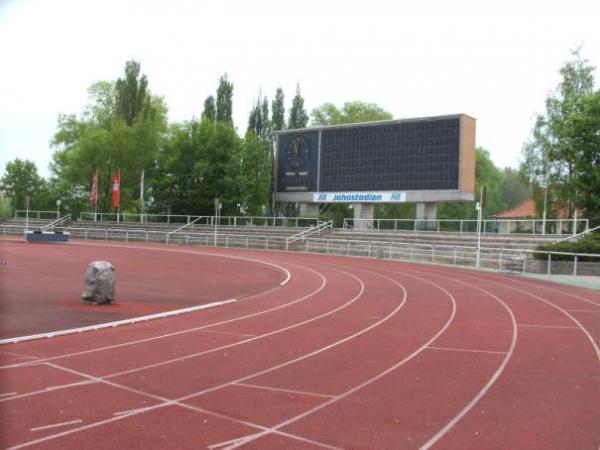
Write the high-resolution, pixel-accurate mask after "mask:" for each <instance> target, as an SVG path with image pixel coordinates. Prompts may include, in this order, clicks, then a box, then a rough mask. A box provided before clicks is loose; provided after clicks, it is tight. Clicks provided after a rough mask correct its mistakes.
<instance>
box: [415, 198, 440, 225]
mask: <svg viewBox="0 0 600 450" xmlns="http://www.w3.org/2000/svg"><path fill="white" fill-rule="evenodd" d="M416 215H417V217H416V220H415V230H421V231H436V229H437V225H436V219H437V203H436V202H427V203H425V202H422V203H417V214H416Z"/></svg>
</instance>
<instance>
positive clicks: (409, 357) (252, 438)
mask: <svg viewBox="0 0 600 450" xmlns="http://www.w3.org/2000/svg"><path fill="white" fill-rule="evenodd" d="M359 270H361V269H359ZM363 270H364V269H363ZM378 275H379V276H381V277H384V278H388V279H391V278H389V277H386V276H385V275H381V274H378ZM405 275H407V274H405ZM408 276H410V277H412V278H416V279H419V280H421V281H423V282H425V283H427V284H430V285H432V286H435V287H437V288H438V289H440V290H441V291H442V292H444V293H445V294H446V295H448V297H449V298H450V300H451V302H452V313H451V314H450V317H449V318H448V320H447V321H446V323H445V324H444V325H443V326H442V328H441V329H440V330H439V331H438V332H437V333H436V334H435V335H433V337H431V338H430V339H429V340H428V341H427V342H425V343H424V344H423V345H421V346H420V347H419V348H418V349H416V350H415V351H414V352H412V353H410V354H409V355H407V356H406V357H404V358H403V359H402V360H400V361H399V362H397V363H396V364H394V365H392V366H391V367H388V368H387V369H385V370H384V371H382V372H380V373H379V374H377V375H375V376H374V377H372V378H370V379H368V380H367V381H365V382H363V383H360V384H358V385H357V386H355V387H353V388H351V389H349V390H347V391H346V392H343V393H342V394H339V395H336V396H335V397H334V398H331V399H330V400H328V401H326V402H323V403H321V404H320V405H317V406H315V407H313V408H311V409H309V410H307V411H305V412H303V413H301V414H298V415H297V416H294V417H292V418H290V419H288V420H286V421H284V422H281V423H279V424H277V425H274V426H272V427H270V428H269V429H268V430H265V431H261V432H258V433H255V434H253V435H248V436H243V437H241V439H242V440H241V441H238V442H237V443H235V444H231V445H229V446H227V447H225V449H226V450H230V449H233V448H237V447H239V446H241V445H245V444H247V443H249V442H252V441H255V440H256V439H259V438H260V437H262V436H265V435H267V434H270V433H274V432H277V431H279V429H280V428H283V427H286V426H288V425H290V424H292V423H295V422H297V421H298V420H301V419H303V418H305V417H307V416H309V415H311V414H314V413H315V412H317V411H320V410H322V409H323V408H326V407H328V406H329V405H332V404H333V403H336V402H338V401H340V400H343V399H344V398H346V397H348V396H350V395H352V394H354V393H355V392H357V391H359V390H361V389H364V388H365V387H367V386H369V385H371V384H372V383H374V382H376V381H378V380H379V379H381V378H383V377H385V376H386V375H388V374H389V373H391V372H393V371H394V370H396V369H398V368H399V367H401V366H403V365H404V364H406V363H407V362H409V361H410V360H412V359H413V358H415V357H416V356H417V355H419V354H421V353H422V352H423V351H425V350H426V349H427V347H429V345H430V344H431V343H433V342H434V341H435V340H436V339H438V338H439V337H440V336H441V335H442V334H443V333H444V332H445V331H446V329H447V328H448V327H449V326H450V324H451V323H452V322H453V321H454V318H455V317H456V299H455V298H454V296H452V294H451V293H450V292H448V291H447V290H446V289H444V288H443V287H442V286H440V285H438V284H436V283H433V282H431V281H429V280H426V279H424V278H421V277H417V276H415V275H408ZM396 284H399V283H397V282H396ZM400 286H401V285H400ZM402 289H404V287H403V286H402ZM404 292H405V294H406V290H405V291H404ZM405 300H406V297H405Z"/></svg>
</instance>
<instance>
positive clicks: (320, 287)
mask: <svg viewBox="0 0 600 450" xmlns="http://www.w3.org/2000/svg"><path fill="white" fill-rule="evenodd" d="M292 265H293V266H295V267H300V268H302V269H303V270H306V271H308V272H312V273H314V274H316V275H317V276H319V277H320V278H321V285H320V286H319V287H318V288H317V289H315V290H313V291H312V292H310V293H308V294H306V295H303V296H301V297H298V298H296V299H294V300H292V301H290V302H287V303H283V304H281V305H278V306H275V307H273V308H268V309H265V310H262V311H257V312H255V313H251V314H246V315H244V316H239V317H234V318H233V319H227V320H222V321H220V322H215V323H211V324H207V325H201V326H198V327H193V328H187V329H185V330H179V331H174V332H172V333H166V334H161V335H158V336H152V337H149V338H145V339H137V340H134V341H128V342H122V343H120V344H113V345H107V346H104V347H95V348H92V349H89V350H82V351H79V352H73V353H65V354H62V355H56V356H50V357H47V358H41V359H37V360H35V361H27V362H22V363H16V364H9V365H6V366H0V369H12V368H15V367H24V366H28V365H35V364H38V363H43V362H47V361H55V360H57V359H63V358H71V357H73V356H80V355H86V354H89V353H96V352H100V351H105V350H112V349H115V348H120V347H127V346H130V345H137V344H142V343H145V342H151V341H155V340H159V339H166V338H169V337H172V336H177V335H180V334H186V333H192V332H195V331H200V330H204V329H207V328H211V327H217V326H220V325H225V324H229V323H233V322H238V321H240V320H246V319H249V318H252V317H257V316H260V315H263V314H267V313H270V312H273V311H277V310H279V309H283V308H287V307H289V306H292V305H295V304H296V303H300V302H302V301H304V300H306V299H308V298H310V297H312V296H314V295H316V294H318V293H319V292H320V291H322V290H323V289H324V288H325V286H326V284H327V280H326V279H325V277H323V275H321V274H320V273H319V272H317V271H315V270H313V269H310V268H308V267H303V266H298V265H296V264H292ZM258 295H262V293H260V294H257V296H258ZM246 300H247V298H246Z"/></svg>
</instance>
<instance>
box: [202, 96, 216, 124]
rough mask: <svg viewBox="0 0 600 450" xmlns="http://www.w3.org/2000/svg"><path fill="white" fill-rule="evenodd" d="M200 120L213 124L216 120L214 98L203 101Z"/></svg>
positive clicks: (210, 97)
mask: <svg viewBox="0 0 600 450" xmlns="http://www.w3.org/2000/svg"><path fill="white" fill-rule="evenodd" d="M202 119H204V120H209V121H211V122H214V121H215V120H216V119H217V107H216V106H215V98H214V97H213V96H212V95H209V96H208V97H206V100H204V110H203V111H202Z"/></svg>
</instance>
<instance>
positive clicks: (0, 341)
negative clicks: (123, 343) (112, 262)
mask: <svg viewBox="0 0 600 450" xmlns="http://www.w3.org/2000/svg"><path fill="white" fill-rule="evenodd" d="M72 245H77V246H88V247H108V248H119V249H127V250H148V251H159V252H169V253H183V254H190V255H202V256H216V257H219V258H225V259H235V260H239V261H246V262H252V263H257V264H263V265H266V266H269V267H270V268H271V269H273V268H274V269H276V270H277V271H281V272H283V273H284V274H285V275H286V276H285V279H284V280H283V281H281V282H280V283H278V284H277V285H276V286H273V287H271V288H269V289H267V290H265V291H263V292H260V293H258V294H266V293H268V292H271V291H273V290H274V289H277V288H278V287H282V286H285V285H286V284H287V283H288V282H289V281H290V279H291V278H292V274H291V273H290V272H289V270H287V269H286V268H285V267H283V266H280V265H278V264H274V263H271V262H266V261H261V260H258V259H253V258H246V257H243V256H239V255H227V254H223V253H219V252H215V253H210V252H199V251H191V250H181V249H169V248H157V247H138V246H129V245H115V244H91V243H82V242H74V243H73V244H72ZM254 295H257V294H253V296H254ZM251 297H252V296H251ZM235 301H236V299H231V300H223V301H216V302H212V303H207V304H202V305H197V306H192V307H189V308H183V309H178V310H171V311H164V312H162V313H158V314H153V315H151V316H141V317H132V318H129V319H123V320H117V321H115V322H106V323H100V324H96V325H90V326H86V327H78V328H69V329H63V330H55V331H48V332H45V333H36V334H31V335H26V336H15V337H10V338H4V339H0V345H6V344H15V343H18V342H23V341H31V340H34V339H47V338H52V337H56V336H64V335H66V334H77V333H82V332H85V331H97V330H99V329H102V328H110V327H117V326H121V325H130V324H132V323H136V322H142V321H146V320H150V319H158V318H163V317H170V316H172V315H178V314H182V313H187V312H193V311H196V310H201V309H207V308H211V307H217V306H222V305H226V304H229V303H232V302H235Z"/></svg>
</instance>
